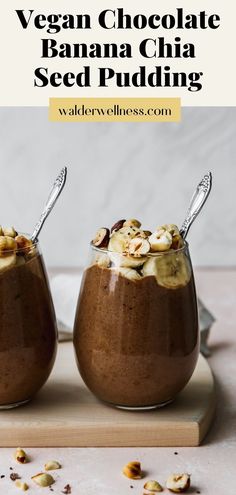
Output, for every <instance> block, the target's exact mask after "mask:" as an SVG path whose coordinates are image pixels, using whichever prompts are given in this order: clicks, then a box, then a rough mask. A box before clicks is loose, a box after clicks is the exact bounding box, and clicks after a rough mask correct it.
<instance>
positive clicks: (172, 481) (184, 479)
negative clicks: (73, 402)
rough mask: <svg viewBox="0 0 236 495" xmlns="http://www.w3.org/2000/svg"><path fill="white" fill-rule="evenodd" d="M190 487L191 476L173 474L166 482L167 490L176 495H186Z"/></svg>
mask: <svg viewBox="0 0 236 495" xmlns="http://www.w3.org/2000/svg"><path fill="white" fill-rule="evenodd" d="M189 487H190V475H189V474H186V473H183V474H171V475H170V476H169V478H168V480H167V482H166V488H168V490H170V491H171V492H174V493H184V492H186V491H187V490H188V488H189Z"/></svg>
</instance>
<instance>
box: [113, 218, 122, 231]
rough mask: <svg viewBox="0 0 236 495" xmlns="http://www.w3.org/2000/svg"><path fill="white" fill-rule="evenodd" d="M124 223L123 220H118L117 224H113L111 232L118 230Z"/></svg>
mask: <svg viewBox="0 0 236 495" xmlns="http://www.w3.org/2000/svg"><path fill="white" fill-rule="evenodd" d="M124 223H125V220H118V222H116V223H114V225H113V226H112V228H111V232H113V231H115V230H120V229H121V228H122V227H123V225H124Z"/></svg>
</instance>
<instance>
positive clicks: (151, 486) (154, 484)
mask: <svg viewBox="0 0 236 495" xmlns="http://www.w3.org/2000/svg"><path fill="white" fill-rule="evenodd" d="M143 488H144V490H148V491H149V492H163V488H162V486H161V485H160V483H158V481H155V480H149V481H147V482H146V483H145V485H144V487H143Z"/></svg>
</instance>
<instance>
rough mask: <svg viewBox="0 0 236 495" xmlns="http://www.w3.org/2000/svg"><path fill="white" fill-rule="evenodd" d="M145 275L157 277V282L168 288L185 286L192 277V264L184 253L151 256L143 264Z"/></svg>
mask: <svg viewBox="0 0 236 495" xmlns="http://www.w3.org/2000/svg"><path fill="white" fill-rule="evenodd" d="M143 275H144V276H150V275H153V276H154V277H156V280H157V283H158V284H159V285H161V286H162V287H166V288H167V289H176V288H178V287H184V286H185V285H187V283H188V282H189V280H190V277H191V266H190V263H189V260H188V258H187V256H186V255H185V254H184V253H176V254H175V253H174V252H173V251H172V253H170V254H163V255H158V256H151V257H149V258H148V260H147V261H146V263H144V266H143Z"/></svg>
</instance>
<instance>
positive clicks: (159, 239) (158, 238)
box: [148, 229, 172, 252]
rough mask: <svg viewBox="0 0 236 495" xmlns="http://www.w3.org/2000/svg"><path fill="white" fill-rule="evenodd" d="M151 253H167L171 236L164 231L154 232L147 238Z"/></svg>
mask: <svg viewBox="0 0 236 495" xmlns="http://www.w3.org/2000/svg"><path fill="white" fill-rule="evenodd" d="M148 240H149V242H150V245H151V250H152V251H154V252H155V251H168V249H170V247H171V244H172V235H171V234H170V233H169V232H168V231H167V230H164V229H161V230H158V231H157V232H154V233H153V234H152V235H150V237H149V238H148Z"/></svg>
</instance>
